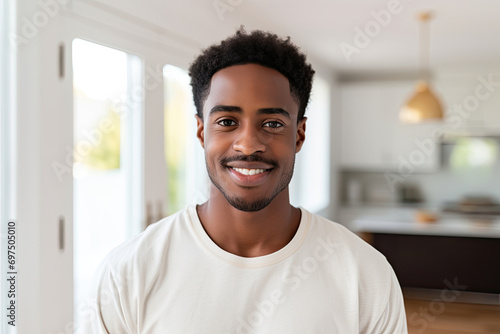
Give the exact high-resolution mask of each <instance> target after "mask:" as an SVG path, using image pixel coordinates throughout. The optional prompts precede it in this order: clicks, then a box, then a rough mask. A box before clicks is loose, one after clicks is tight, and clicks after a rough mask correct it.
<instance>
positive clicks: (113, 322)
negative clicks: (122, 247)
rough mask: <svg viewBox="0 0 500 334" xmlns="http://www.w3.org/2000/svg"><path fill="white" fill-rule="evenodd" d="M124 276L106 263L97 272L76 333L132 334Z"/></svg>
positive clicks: (106, 261) (127, 292)
mask: <svg viewBox="0 0 500 334" xmlns="http://www.w3.org/2000/svg"><path fill="white" fill-rule="evenodd" d="M128 286H129V284H127V280H126V276H125V275H123V273H119V274H118V273H117V271H116V270H114V269H113V268H112V267H111V266H110V265H109V262H108V260H107V259H106V260H104V261H103V262H102V263H101V265H100V266H99V268H98V269H97V271H96V273H95V275H94V279H93V282H92V286H91V290H90V294H89V299H88V303H87V304H88V307H87V309H86V310H85V311H84V314H83V316H82V323H81V326H79V328H78V329H77V330H76V333H78V334H108V333H109V334H129V333H133V331H132V330H131V324H130V322H131V321H130V312H129V311H128V310H127V309H128V308H129V307H128V306H129V300H128V298H127V296H128V294H129V291H127V289H128Z"/></svg>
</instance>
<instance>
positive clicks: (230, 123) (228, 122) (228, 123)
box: [217, 119, 236, 126]
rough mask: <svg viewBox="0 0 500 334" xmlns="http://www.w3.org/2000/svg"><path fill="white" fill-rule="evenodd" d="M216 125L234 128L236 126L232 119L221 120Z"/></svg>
mask: <svg viewBox="0 0 500 334" xmlns="http://www.w3.org/2000/svg"><path fill="white" fill-rule="evenodd" d="M217 124H219V125H221V126H234V125H236V122H235V121H233V120H232V119H223V120H220V121H218V122H217Z"/></svg>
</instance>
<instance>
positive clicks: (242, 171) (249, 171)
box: [231, 167, 266, 175]
mask: <svg viewBox="0 0 500 334" xmlns="http://www.w3.org/2000/svg"><path fill="white" fill-rule="evenodd" d="M231 168H232V169H234V170H235V171H237V172H238V173H240V174H243V175H256V174H261V173H264V172H265V171H266V169H247V168H236V167H231Z"/></svg>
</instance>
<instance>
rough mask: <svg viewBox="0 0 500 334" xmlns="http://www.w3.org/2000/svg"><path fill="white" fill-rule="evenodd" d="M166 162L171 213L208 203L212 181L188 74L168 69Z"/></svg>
mask: <svg viewBox="0 0 500 334" xmlns="http://www.w3.org/2000/svg"><path fill="white" fill-rule="evenodd" d="M163 76H164V82H165V85H164V87H165V93H164V96H165V158H166V161H167V184H168V190H167V191H168V194H167V198H168V209H167V210H168V212H167V214H168V215H170V214H172V213H174V212H176V211H179V210H180V209H182V208H184V207H185V206H186V205H190V204H201V203H203V202H205V201H206V200H207V199H208V186H209V181H208V180H209V179H208V174H207V171H206V168H205V157H204V154H203V149H202V147H201V145H200V143H199V142H198V139H197V138H196V119H195V117H194V115H195V114H196V108H195V106H194V102H193V95H192V93H191V86H190V85H189V75H188V73H187V71H186V70H184V69H181V68H179V67H176V66H172V65H166V66H165V67H164V69H163Z"/></svg>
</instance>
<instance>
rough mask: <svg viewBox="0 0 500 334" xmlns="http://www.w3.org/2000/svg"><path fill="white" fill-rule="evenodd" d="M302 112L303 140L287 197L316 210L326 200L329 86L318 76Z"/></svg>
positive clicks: (328, 159)
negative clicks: (303, 114) (305, 120)
mask: <svg viewBox="0 0 500 334" xmlns="http://www.w3.org/2000/svg"><path fill="white" fill-rule="evenodd" d="M305 116H306V117H307V122H306V140H305V142H304V145H303V146H302V150H301V151H300V152H299V153H298V154H297V157H296V161H295V172H294V176H293V179H292V182H291V183H290V201H291V202H292V204H293V205H296V206H297V205H298V206H302V207H304V208H305V209H307V210H309V211H312V212H319V211H321V210H323V209H325V208H327V207H328V205H329V204H330V87H329V85H328V82H327V81H325V80H323V79H321V78H320V77H319V76H316V77H315V79H314V82H313V87H312V92H311V100H310V102H309V105H308V107H307V110H306V113H305Z"/></svg>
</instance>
